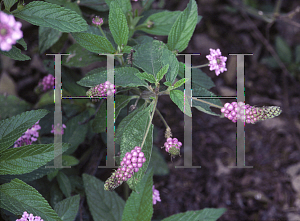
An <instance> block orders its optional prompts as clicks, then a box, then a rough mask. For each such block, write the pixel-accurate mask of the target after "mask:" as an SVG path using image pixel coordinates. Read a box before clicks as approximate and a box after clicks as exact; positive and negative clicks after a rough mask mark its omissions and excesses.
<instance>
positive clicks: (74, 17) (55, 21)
mask: <svg viewBox="0 0 300 221" xmlns="http://www.w3.org/2000/svg"><path fill="white" fill-rule="evenodd" d="M13 15H14V16H15V17H18V18H20V19H23V20H25V21H28V22H29V23H31V24H33V25H38V26H44V27H50V28H54V29H57V30H58V31H61V32H80V31H85V30H86V29H87V23H86V21H85V20H84V19H83V18H82V17H81V16H80V15H78V14H77V13H76V12H74V11H72V10H70V9H66V8H64V7H60V6H59V5H56V4H51V3H48V2H42V1H33V2H30V3H29V4H27V5H25V7H24V8H23V9H22V10H20V11H17V12H15V13H13Z"/></svg>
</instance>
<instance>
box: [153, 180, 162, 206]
mask: <svg viewBox="0 0 300 221" xmlns="http://www.w3.org/2000/svg"><path fill="white" fill-rule="evenodd" d="M152 191H153V195H152V197H153V204H156V201H159V202H161V199H160V197H159V191H158V190H157V189H155V186H154V185H153V187H152Z"/></svg>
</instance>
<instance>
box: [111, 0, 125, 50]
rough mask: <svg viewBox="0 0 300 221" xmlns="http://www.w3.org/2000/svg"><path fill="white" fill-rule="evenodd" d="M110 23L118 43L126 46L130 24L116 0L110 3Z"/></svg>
mask: <svg viewBox="0 0 300 221" xmlns="http://www.w3.org/2000/svg"><path fill="white" fill-rule="evenodd" d="M108 24H109V30H110V31H111V33H112V36H113V38H114V40H115V42H116V43H117V45H118V46H120V47H121V46H126V45H127V41H128V34H129V29H128V24H127V20H126V16H125V15H124V13H123V12H122V10H121V8H119V6H118V5H117V2H115V1H113V2H112V3H111V4H110V10H109V19H108Z"/></svg>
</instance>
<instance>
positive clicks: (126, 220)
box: [122, 170, 153, 221]
mask: <svg viewBox="0 0 300 221" xmlns="http://www.w3.org/2000/svg"><path fill="white" fill-rule="evenodd" d="M152 177H153V171H152V170H151V171H150V172H148V173H147V174H146V175H145V176H144V177H143V179H142V180H141V182H139V183H138V185H137V186H136V190H137V191H136V192H134V191H133V192H132V193H131V194H130V196H129V198H128V200H127V202H126V204H125V208H124V212H123V216H122V221H148V220H151V218H152V215H153V205H152V203H153V200H152V195H153V191H152V186H153V180H152Z"/></svg>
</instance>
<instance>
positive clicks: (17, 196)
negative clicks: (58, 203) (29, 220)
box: [0, 179, 61, 221]
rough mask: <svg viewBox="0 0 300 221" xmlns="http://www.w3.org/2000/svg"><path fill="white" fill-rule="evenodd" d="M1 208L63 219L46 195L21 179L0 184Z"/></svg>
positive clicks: (58, 220)
mask: <svg viewBox="0 0 300 221" xmlns="http://www.w3.org/2000/svg"><path fill="white" fill-rule="evenodd" d="M0 198H1V208H2V209H5V210H7V211H9V212H11V213H14V214H16V215H17V214H18V215H22V214H23V212H24V211H27V212H28V213H33V214H35V215H38V216H40V217H41V218H42V219H43V220H48V221H61V219H60V218H59V217H58V215H57V214H56V212H55V211H54V210H53V209H52V208H51V206H50V205H49V203H48V202H47V201H46V200H45V199H44V197H43V196H42V195H41V194H40V193H39V192H38V191H37V190H36V189H34V188H33V187H31V186H29V185H28V184H26V183H24V182H23V181H21V180H19V179H13V180H12V181H11V182H9V183H5V184H3V185H1V186H0Z"/></svg>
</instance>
